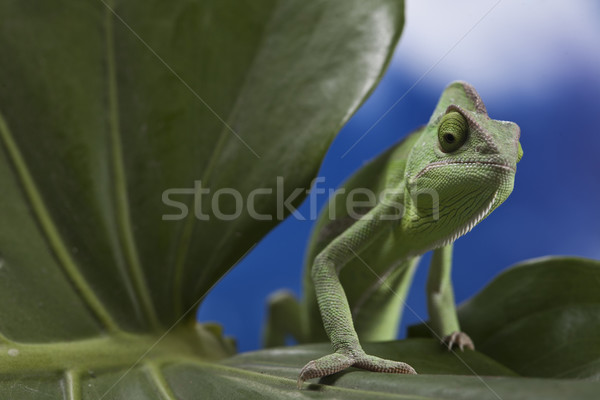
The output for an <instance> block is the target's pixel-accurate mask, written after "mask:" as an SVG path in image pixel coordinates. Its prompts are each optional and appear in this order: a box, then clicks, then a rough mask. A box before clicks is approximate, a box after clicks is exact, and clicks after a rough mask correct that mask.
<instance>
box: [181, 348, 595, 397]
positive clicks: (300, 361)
mask: <svg viewBox="0 0 600 400" xmlns="http://www.w3.org/2000/svg"><path fill="white" fill-rule="evenodd" d="M365 350H366V351H367V352H368V353H371V354H377V355H380V356H386V357H389V358H392V359H398V360H403V361H406V362H409V363H410V364H411V365H413V366H414V367H415V369H416V370H417V371H418V372H419V373H420V375H412V376H410V375H394V374H378V373H373V372H366V371H361V370H347V371H343V372H341V373H338V374H335V375H332V376H329V377H326V378H323V379H322V380H321V381H319V382H318V383H319V384H316V382H312V381H311V384H307V383H305V384H304V389H303V390H302V391H301V393H298V392H295V391H294V383H295V380H296V379H297V376H298V372H299V371H300V368H301V367H302V366H303V365H304V364H305V363H306V362H308V361H309V360H311V359H314V358H316V357H319V356H322V355H325V354H327V353H329V352H330V351H331V348H330V345H329V344H326V345H321V344H319V345H304V346H297V347H293V348H286V349H271V350H264V351H258V352H254V353H247V354H241V355H238V356H235V357H233V358H231V359H228V360H226V361H224V364H225V365H226V366H228V367H237V368H243V369H244V370H246V371H248V372H246V373H244V372H242V371H239V370H237V369H234V368H231V369H227V368H223V369H221V370H219V369H215V370H214V371H211V372H212V373H214V374H217V375H218V376H219V378H220V381H221V382H223V384H222V385H221V386H220V387H221V388H222V387H227V389H224V390H225V392H224V393H227V394H232V397H228V396H225V397H227V398H248V399H251V398H261V399H263V398H268V399H271V398H273V399H281V398H324V397H326V398H339V399H365V398H382V399H389V398H398V399H452V400H457V399H474V400H485V399H493V400H497V399H499V398H500V399H511V400H512V399H523V400H531V399H567V398H570V399H590V400H591V399H596V398H597V396H598V390H599V389H600V384H598V383H595V382H586V381H577V380H569V379H562V380H558V379H533V378H522V377H516V376H514V373H513V372H512V371H510V370H508V369H507V368H506V367H503V366H502V365H500V364H498V363H497V362H495V361H493V360H491V359H490V358H488V357H487V356H485V355H483V354H481V353H478V352H473V351H465V352H464V353H460V352H459V353H457V354H452V353H449V352H448V351H446V350H444V349H443V348H442V346H440V344H439V343H438V342H437V341H435V340H433V339H410V340H404V341H400V342H389V343H376V344H375V343H371V344H366V345H365ZM178 372H180V373H185V374H186V376H193V375H192V371H191V369H188V370H187V371H186V372H183V371H182V369H180V370H179V371H178ZM194 374H195V375H199V374H200V373H199V372H195V373H194ZM490 375H495V376H490ZM189 379H192V378H191V377H190V378H189ZM204 379H208V378H204ZM215 392H216V389H215ZM236 393H238V394H243V395H241V396H240V395H238V397H236V396H235V394H236ZM181 398H183V399H185V398H191V396H188V397H186V396H182V397H181Z"/></svg>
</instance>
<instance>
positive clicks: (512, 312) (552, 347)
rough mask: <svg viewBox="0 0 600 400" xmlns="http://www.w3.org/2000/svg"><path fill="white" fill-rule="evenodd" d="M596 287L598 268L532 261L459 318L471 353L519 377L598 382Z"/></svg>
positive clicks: (599, 295) (417, 330)
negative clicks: (476, 352) (473, 349)
mask: <svg viewBox="0 0 600 400" xmlns="http://www.w3.org/2000/svg"><path fill="white" fill-rule="evenodd" d="M599 288H600V262H599V261H596V260H589V259H583V258H574V257H547V258H540V259H534V260H530V261H526V262H523V263H521V264H519V265H516V266H514V267H512V268H510V269H508V270H506V271H504V272H503V273H501V274H500V275H499V276H498V277H496V278H495V279H494V280H493V281H492V282H491V283H490V284H489V285H488V286H487V287H486V288H484V289H483V290H482V291H481V292H480V293H478V294H477V295H475V297H473V298H472V299H470V300H469V301H467V302H465V303H464V304H462V305H461V307H460V308H459V310H458V316H459V320H460V323H461V328H462V329H463V330H464V331H465V332H467V333H468V334H469V335H470V336H471V338H472V339H473V340H474V342H475V345H476V347H477V350H479V351H481V352H482V353H484V354H486V355H488V356H490V357H492V358H493V359H494V360H496V361H498V362H500V363H502V364H503V365H506V366H507V367H509V368H511V369H513V370H514V371H516V372H517V373H519V374H521V375H525V376H536V377H557V378H590V379H596V380H598V379H600V335H598V332H600V290H599ZM426 335H427V332H426V330H425V329H424V326H423V325H417V326H414V327H411V328H410V329H409V336H412V337H415V336H426Z"/></svg>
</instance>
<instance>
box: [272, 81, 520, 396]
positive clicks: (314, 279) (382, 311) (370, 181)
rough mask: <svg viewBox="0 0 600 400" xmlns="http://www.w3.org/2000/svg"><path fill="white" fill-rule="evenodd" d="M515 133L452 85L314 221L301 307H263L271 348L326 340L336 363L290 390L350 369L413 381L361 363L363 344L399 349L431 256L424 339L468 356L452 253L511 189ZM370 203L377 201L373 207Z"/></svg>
mask: <svg viewBox="0 0 600 400" xmlns="http://www.w3.org/2000/svg"><path fill="white" fill-rule="evenodd" d="M519 136H520V130H519V127H518V126H517V125H516V124H514V123H512V122H506V121H498V120H493V119H491V118H489V117H488V114H487V111H486V108H485V106H484V104H483V102H482V100H481V98H480V97H479V95H478V94H477V92H476V91H475V89H474V88H473V87H472V86H470V85H469V84H467V83H465V82H454V83H452V84H450V85H449V86H448V87H447V88H446V89H445V90H444V92H443V93H442V96H441V98H440V100H439V102H438V104H437V107H436V109H435V111H434V113H433V115H432V116H431V118H430V120H429V123H428V124H427V125H426V126H424V127H422V128H421V129H419V130H417V131H415V132H413V133H411V134H410V135H409V136H407V137H406V138H405V139H404V140H402V141H401V142H400V143H398V144H397V145H395V146H394V147H392V148H390V149H389V150H387V151H386V152H384V153H383V154H381V155H380V156H379V157H377V158H376V159H375V160H373V161H372V162H370V163H369V164H367V165H366V166H365V167H363V168H362V169H360V170H359V171H358V172H357V173H356V174H354V175H353V176H352V177H351V178H350V179H349V180H348V181H346V183H345V184H344V185H343V186H342V188H343V189H344V190H338V195H336V196H333V198H332V199H330V200H329V204H328V206H327V207H325V208H324V210H323V211H322V212H321V215H320V217H319V220H318V221H317V224H316V228H315V231H314V233H313V236H312V239H311V243H310V245H309V250H308V257H307V264H308V267H307V268H306V273H305V277H304V291H305V295H304V298H303V300H302V301H301V302H298V301H296V299H295V298H294V297H293V295H292V294H291V293H289V292H278V293H276V294H274V295H273V296H272V297H271V299H270V302H269V303H270V304H269V308H270V309H269V320H268V321H267V325H266V330H265V344H266V345H267V346H276V345H282V344H283V343H284V339H285V336H286V335H292V336H293V337H294V338H295V339H296V340H297V341H298V342H300V343H306V342H317V341H323V340H327V338H329V340H330V341H331V343H332V345H333V350H334V352H333V353H332V354H329V355H327V356H325V357H322V358H319V359H317V360H313V361H310V362H309V363H308V364H306V366H305V367H304V368H303V369H302V370H301V372H300V376H299V378H298V386H299V387H301V385H302V383H303V382H304V381H305V380H307V379H311V378H318V377H322V376H326V375H329V374H333V373H335V372H338V371H341V370H343V369H345V368H348V367H350V366H354V367H358V368H363V369H367V370H371V371H377V372H394V373H409V374H410V373H416V371H415V370H414V369H413V368H412V367H411V366H410V365H408V364H406V363H403V362H401V361H393V360H386V359H382V358H378V357H374V356H370V355H367V354H366V353H365V352H364V351H363V349H362V347H361V345H360V342H359V338H360V339H361V340H366V341H379V340H392V339H395V338H396V334H397V327H398V322H399V319H400V315H401V311H402V306H403V302H404V299H405V297H406V293H407V290H408V288H409V286H410V283H411V280H412V276H413V273H414V270H415V268H416V265H417V263H418V260H419V256H420V255H422V254H423V253H425V252H427V251H430V250H433V251H434V253H433V256H432V262H431V266H430V272H429V278H428V283H427V293H428V310H429V316H430V327H431V329H432V331H433V333H434V335H435V336H437V337H438V338H440V339H441V340H442V341H443V342H445V343H446V345H447V346H448V347H449V348H452V346H454V345H456V346H458V347H460V348H461V350H462V348H463V347H470V348H473V344H472V342H471V340H470V338H469V337H468V336H467V335H466V334H465V333H462V332H461V331H460V328H459V324H458V319H457V316H456V310H455V305H454V295H453V291H452V285H451V282H450V268H451V257H452V243H453V242H454V241H455V240H456V239H457V238H458V237H460V236H462V235H464V234H465V233H467V232H468V231H470V230H471V229H472V228H473V227H474V226H475V225H476V224H477V223H479V222H480V221H481V220H483V219H484V218H485V217H487V216H488V215H489V214H490V213H491V212H492V211H493V210H494V209H495V208H496V207H498V206H499V205H500V204H501V203H502V202H503V201H504V200H506V198H507V197H508V196H509V194H510V193H511V191H512V189H513V184H514V177H515V173H516V164H517V162H518V161H519V160H520V158H521V156H522V149H521V145H520V143H519ZM369 193H372V194H373V195H370V194H369Z"/></svg>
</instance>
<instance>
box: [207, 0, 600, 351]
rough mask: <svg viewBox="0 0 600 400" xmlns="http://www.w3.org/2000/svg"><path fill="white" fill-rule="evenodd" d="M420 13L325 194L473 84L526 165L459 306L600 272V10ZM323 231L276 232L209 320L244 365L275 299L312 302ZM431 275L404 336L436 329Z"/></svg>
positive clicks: (423, 8) (431, 8) (480, 248)
mask: <svg viewBox="0 0 600 400" xmlns="http://www.w3.org/2000/svg"><path fill="white" fill-rule="evenodd" d="M407 3H408V4H407V9H406V21H407V22H406V25H405V30H404V33H403V36H402V39H401V41H400V45H399V47H398V49H397V51H396V53H395V55H394V58H393V61H392V64H391V65H390V67H389V70H388V72H387V74H386V75H385V77H384V79H383V81H382V82H381V83H380V85H379V86H378V88H377V90H376V91H375V92H374V93H373V95H372V96H371V97H370V98H369V100H368V101H367V102H366V103H365V104H364V105H363V107H362V108H361V109H360V110H359V111H358V112H357V113H356V115H355V116H354V117H353V118H352V119H351V120H350V122H349V123H348V124H347V125H346V126H345V127H344V128H343V129H342V131H341V132H340V134H339V135H338V137H337V138H336V140H335V141H334V143H333V145H332V147H331V149H330V151H329V152H328V154H327V156H326V159H325V161H324V163H323V166H322V169H321V171H320V173H319V175H320V176H323V177H325V178H326V182H325V184H324V186H325V187H335V186H338V185H339V184H340V183H341V182H342V180H343V179H344V178H345V177H347V176H348V175H350V174H351V173H352V172H353V171H355V170H356V169H357V168H359V167H360V166H361V165H362V164H363V163H364V162H365V161H367V160H369V159H371V158H372V157H374V156H375V155H377V154H378V153H380V152H381V151H382V150H384V149H385V148H387V147H389V146H390V145H391V144H393V143H395V142H396V141H397V140H399V139H401V138H402V137H403V136H404V135H406V134H407V133H408V132H410V131H411V130H412V129H415V128H416V127H418V126H419V125H421V124H424V123H426V122H427V120H428V118H429V116H430V114H431V112H432V111H433V108H434V106H435V104H436V102H437V99H438V96H439V95H440V93H441V92H442V90H443V89H444V87H445V86H446V85H447V84H448V83H449V82H451V81H453V80H457V79H460V80H465V81H467V82H469V83H471V84H472V85H474V86H475V88H477V90H478V91H479V93H480V95H481V96H482V98H483V100H484V102H485V104H486V106H487V109H488V112H489V114H490V116H491V117H492V118H494V119H503V120H511V121H514V122H516V123H518V124H519V125H520V126H521V134H522V136H521V138H522V139H521V143H522V146H523V149H524V153H525V155H524V157H523V160H522V161H521V162H520V163H519V165H518V172H517V177H516V182H515V189H514V191H513V194H512V195H511V197H510V198H509V199H508V200H507V201H506V203H505V204H503V205H502V206H501V207H500V208H498V209H497V210H496V211H494V213H493V214H492V215H491V216H490V217H488V218H487V219H486V220H485V221H483V222H482V223H481V224H480V225H478V226H477V227H475V229H474V230H473V231H472V232H471V233H469V234H467V235H466V236H464V237H462V238H460V239H459V240H458V241H457V242H456V245H455V257H454V263H455V264H454V271H453V280H454V287H455V294H456V299H457V301H459V302H460V301H463V300H465V299H467V298H469V297H470V296H472V295H473V294H475V293H476V292H477V291H478V290H480V289H481V288H482V287H483V286H484V285H485V284H486V283H487V282H489V281H490V280H491V279H493V277H494V276H495V275H497V274H498V273H499V271H501V270H503V269H505V268H507V267H509V266H510V265H513V264H515V263H517V262H519V261H522V260H525V259H529V258H534V257H540V256H545V255H552V254H556V255H565V254H566V255H576V256H583V257H591V258H596V259H600V45H599V43H600V22H598V21H600V3H597V2H591V1H578V2H570V6H569V7H567V6H566V5H565V3H564V2H559V1H543V0H536V1H528V2H520V1H516V0H502V1H497V0H494V1H453V2H440V1H432V0H428V1H423V0H412V1H407ZM450 3H451V4H450ZM525 3H526V4H525ZM365 133H366V134H365ZM361 137H362V139H360V138H361ZM359 139H360V141H359V142H358V144H357V145H354V144H355V143H356V142H357V140H359ZM349 149H351V150H350V151H348V150H349ZM344 154H345V156H344ZM301 210H307V208H306V204H305V205H304V206H303V208H301ZM311 225H312V222H311V221H298V220H295V219H288V220H286V221H284V222H283V223H282V224H280V225H279V226H278V227H277V228H275V229H274V230H273V231H272V232H271V233H270V234H269V235H268V236H267V237H266V238H265V239H264V240H263V241H262V242H261V243H260V244H259V245H258V246H257V247H256V248H255V249H254V250H253V252H252V253H251V254H249V255H248V257H246V258H245V259H244V260H243V261H242V262H241V263H240V264H239V265H238V266H237V267H236V268H235V269H233V270H232V271H231V272H230V273H229V274H228V275H227V276H226V277H225V278H224V279H223V280H222V281H221V282H220V283H219V284H218V285H217V286H216V287H215V288H214V289H213V291H212V292H211V293H210V294H209V295H208V296H207V297H206V299H205V301H204V303H203V304H202V306H201V308H200V310H199V314H198V318H199V320H200V321H217V322H219V323H221V324H223V325H224V327H225V332H226V334H228V335H233V336H235V337H236V339H237V341H238V347H239V350H240V351H247V350H253V349H257V348H259V347H260V331H261V329H262V324H263V322H264V318H265V303H266V298H267V297H268V295H269V294H270V293H272V292H273V291H275V290H277V289H280V288H289V289H291V290H293V291H294V292H296V293H297V294H300V293H301V276H302V268H303V264H304V250H305V246H306V242H307V240H308V236H309V234H310V230H311ZM427 261H428V257H425V259H424V261H423V262H422V263H421V265H420V267H419V270H418V272H417V275H416V277H415V281H414V283H413V286H412V289H411V292H410V294H409V297H408V299H407V304H408V305H409V306H410V308H411V309H412V310H414V312H415V313H414V314H413V313H411V312H410V311H408V310H405V312H404V316H403V321H402V326H401V331H402V332H404V329H405V327H406V326H407V325H410V324H413V323H415V322H418V321H419V320H420V319H426V318H427V311H426V302H425V289H424V288H425V279H426V274H427ZM599 290H600V287H599Z"/></svg>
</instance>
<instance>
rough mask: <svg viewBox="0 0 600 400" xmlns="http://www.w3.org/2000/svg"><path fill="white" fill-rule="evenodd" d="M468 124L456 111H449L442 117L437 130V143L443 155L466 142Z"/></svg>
mask: <svg viewBox="0 0 600 400" xmlns="http://www.w3.org/2000/svg"><path fill="white" fill-rule="evenodd" d="M468 134H469V124H468V122H467V120H466V118H465V117H463V116H462V114H461V113H459V112H457V111H451V112H449V113H448V114H446V115H444V116H443V117H442V122H440V126H439V128H438V141H439V142H440V147H441V148H442V151H443V152H444V153H452V152H454V151H456V150H458V149H459V148H460V147H461V146H462V145H463V144H465V142H466V141H467V136H468Z"/></svg>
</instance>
